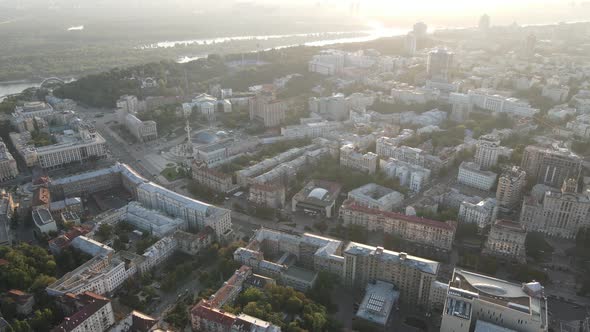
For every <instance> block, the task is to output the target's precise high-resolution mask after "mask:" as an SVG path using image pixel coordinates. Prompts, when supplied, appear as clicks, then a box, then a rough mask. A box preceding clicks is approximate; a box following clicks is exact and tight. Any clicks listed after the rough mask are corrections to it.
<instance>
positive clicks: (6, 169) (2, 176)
mask: <svg viewBox="0 0 590 332" xmlns="http://www.w3.org/2000/svg"><path fill="white" fill-rule="evenodd" d="M17 175H18V167H17V165H16V160H14V157H13V156H12V154H11V153H10V151H8V148H7V147H6V144H4V142H3V141H2V139H1V138H0V182H2V181H6V180H9V179H14V178H15V177H16V176H17Z"/></svg>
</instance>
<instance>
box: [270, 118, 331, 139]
mask: <svg viewBox="0 0 590 332" xmlns="http://www.w3.org/2000/svg"><path fill="white" fill-rule="evenodd" d="M341 127H342V123H341V122H337V121H322V122H313V123H306V124H300V125H291V126H286V127H281V136H284V137H286V138H289V139H299V138H316V137H322V136H325V135H328V134H330V133H332V132H334V131H336V130H338V129H340V128H341Z"/></svg>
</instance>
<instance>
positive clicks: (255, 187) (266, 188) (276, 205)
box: [248, 183, 286, 209]
mask: <svg viewBox="0 0 590 332" xmlns="http://www.w3.org/2000/svg"><path fill="white" fill-rule="evenodd" d="M248 200H249V201H250V202H252V203H254V204H256V205H260V206H266V207H269V208H273V209H281V208H283V207H284V206H285V201H286V190H285V187H284V186H282V185H280V184H261V183H254V184H252V185H251V186H250V192H249V195H248Z"/></svg>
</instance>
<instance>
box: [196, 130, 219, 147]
mask: <svg viewBox="0 0 590 332" xmlns="http://www.w3.org/2000/svg"><path fill="white" fill-rule="evenodd" d="M193 140H194V141H195V143H201V144H209V143H213V142H216V141H217V140H218V138H217V136H216V135H213V134H211V133H208V132H206V131H202V132H200V133H198V134H196V135H195V136H193Z"/></svg>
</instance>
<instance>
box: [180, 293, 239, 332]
mask: <svg viewBox="0 0 590 332" xmlns="http://www.w3.org/2000/svg"><path fill="white" fill-rule="evenodd" d="M191 316H192V317H199V318H201V319H204V320H207V321H211V322H214V323H217V324H221V325H224V326H227V327H228V328H229V327H231V326H232V325H233V323H234V322H235V320H236V317H235V316H234V315H233V314H231V313H227V312H223V311H221V310H218V309H212V308H210V307H209V306H208V302H207V301H205V300H201V302H199V303H198V304H197V305H196V306H194V307H193V308H192V309H191Z"/></svg>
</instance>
